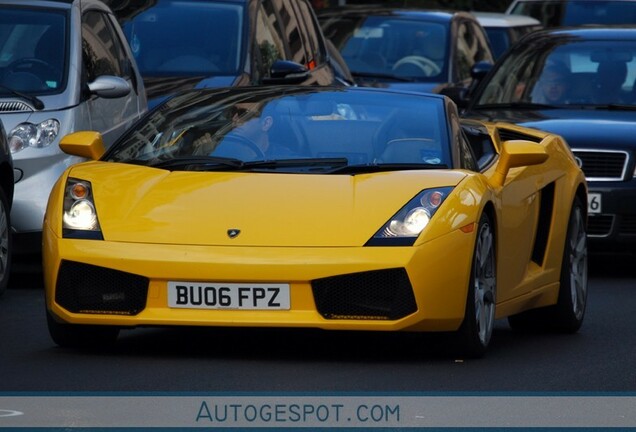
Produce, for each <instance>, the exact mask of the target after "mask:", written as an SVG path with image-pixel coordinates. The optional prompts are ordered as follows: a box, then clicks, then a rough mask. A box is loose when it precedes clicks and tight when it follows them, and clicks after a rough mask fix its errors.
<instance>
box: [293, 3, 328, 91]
mask: <svg viewBox="0 0 636 432" xmlns="http://www.w3.org/2000/svg"><path fill="white" fill-rule="evenodd" d="M292 3H293V5H294V10H295V13H296V15H297V20H298V26H299V29H300V36H301V40H302V42H303V44H302V45H303V49H304V52H305V61H304V63H301V64H303V65H304V66H305V67H307V69H309V71H310V75H311V78H310V80H311V81H312V82H315V83H316V84H318V85H330V84H333V83H334V81H335V76H334V71H333V69H332V68H331V66H330V65H329V63H328V55H327V52H326V49H327V48H326V44H325V41H324V38H323V35H322V30H321V29H320V26H319V25H318V22H317V19H316V16H315V15H314V12H313V9H312V7H311V5H310V4H309V3H308V2H307V1H306V0H298V1H296V2H292Z"/></svg>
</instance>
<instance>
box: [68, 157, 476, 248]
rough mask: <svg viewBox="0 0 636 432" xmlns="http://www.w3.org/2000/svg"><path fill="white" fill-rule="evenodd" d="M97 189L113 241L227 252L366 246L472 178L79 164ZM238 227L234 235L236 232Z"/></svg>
mask: <svg viewBox="0 0 636 432" xmlns="http://www.w3.org/2000/svg"><path fill="white" fill-rule="evenodd" d="M69 176H70V177H74V178H81V179H84V180H88V181H90V182H91V183H92V187H93V193H94V197H95V205H96V208H97V214H98V218H99V223H100V226H101V229H102V233H103V236H104V238H105V239H106V240H108V241H120V242H140V243H162V244H188V245H228V246H274V247H288V246H316V247H320V246H331V247H342V246H361V245H364V244H365V243H366V242H367V240H369V239H370V238H371V237H372V236H373V235H374V234H375V233H376V231H378V230H379V229H380V228H381V227H382V226H383V225H384V224H385V223H386V222H387V221H388V220H389V218H390V217H392V216H393V215H394V214H395V213H396V212H397V211H398V210H400V208H401V207H403V206H404V205H405V204H406V203H407V202H408V201H409V200H411V199H412V198H413V197H414V196H415V195H416V194H417V193H418V192H420V191H421V190H423V189H426V188H430V187H439V186H454V185H456V184H457V183H459V182H460V181H461V180H462V179H463V178H464V177H465V176H466V174H465V173H462V172H456V171H450V170H435V171H433V170H429V171H398V172H385V173H374V174H362V175H307V174H282V173H281V174H272V173H237V172H183V171H176V172H169V171H165V170H160V169H153V168H147V167H139V166H134V165H124V164H118V163H107V162H90V163H85V164H80V165H76V166H74V167H72V168H71V169H70V172H69ZM232 229H235V230H240V235H238V236H237V237H236V238H233V239H231V238H230V237H229V236H228V230H232Z"/></svg>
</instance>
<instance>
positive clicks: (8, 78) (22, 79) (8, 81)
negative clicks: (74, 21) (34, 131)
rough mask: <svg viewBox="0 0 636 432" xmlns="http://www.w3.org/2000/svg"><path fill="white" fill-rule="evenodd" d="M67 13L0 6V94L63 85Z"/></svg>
mask: <svg viewBox="0 0 636 432" xmlns="http://www.w3.org/2000/svg"><path fill="white" fill-rule="evenodd" d="M67 21H68V13H67V12H65V11H60V10H54V9H45V8H25V7H18V6H11V7H10V6H0V95H2V96H6V95H9V94H11V90H13V91H18V92H22V93H26V94H30V95H46V94H54V93H60V92H62V91H63V90H64V88H65V85H66V84H65V83H66V79H65V73H66V67H65V65H66V59H67V57H68V42H67V41H68V37H67V36H66V31H67V25H66V23H67Z"/></svg>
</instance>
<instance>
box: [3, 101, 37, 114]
mask: <svg viewBox="0 0 636 432" xmlns="http://www.w3.org/2000/svg"><path fill="white" fill-rule="evenodd" d="M27 111H33V108H31V107H30V106H29V105H27V104H26V103H24V102H22V101H6V102H0V113H11V112H27Z"/></svg>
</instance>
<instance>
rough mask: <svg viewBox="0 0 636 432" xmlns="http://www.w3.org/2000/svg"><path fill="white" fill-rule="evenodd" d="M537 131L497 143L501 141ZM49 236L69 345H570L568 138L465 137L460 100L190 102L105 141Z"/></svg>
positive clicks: (354, 96) (579, 216) (572, 173)
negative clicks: (545, 333)
mask: <svg viewBox="0 0 636 432" xmlns="http://www.w3.org/2000/svg"><path fill="white" fill-rule="evenodd" d="M517 135H524V136H527V139H526V140H523V141H520V140H515V141H512V142H506V141H501V140H500V137H507V136H513V137H516V136H517ZM61 146H62V149H64V150H65V151H68V152H70V153H73V154H76V155H82V156H86V155H91V156H92V157H93V159H95V161H93V162H87V163H84V164H80V165H75V166H73V167H70V168H69V169H68V170H67V171H66V172H65V173H64V174H63V175H62V176H61V178H60V180H59V181H58V183H57V184H56V186H55V189H54V191H53V192H52V193H51V200H50V204H49V207H48V210H47V216H46V222H45V231H46V235H45V240H44V245H45V246H44V250H45V251H46V253H45V255H44V279H45V290H46V308H47V319H48V325H49V330H50V334H51V336H52V338H53V340H54V341H55V342H56V343H57V344H59V345H61V346H85V345H87V344H88V345H90V344H97V345H98V346H99V345H101V344H106V343H112V342H114V340H115V339H116V337H117V334H118V332H119V328H121V327H126V328H128V327H135V326H172V325H201V326H254V327H261V326H267V327H277V326H282V327H317V328H323V329H331V330H390V331H399V330H405V331H450V332H455V334H456V336H457V341H458V342H459V343H460V345H459V346H460V347H461V350H462V353H463V354H464V355H469V356H480V355H482V354H483V353H484V351H485V350H486V348H487V346H488V344H489V341H490V338H491V335H492V331H493V325H494V320H495V318H502V317H506V316H508V317H510V323H511V325H512V326H514V327H515V328H516V327H525V328H543V327H547V328H551V329H553V330H558V331H564V332H574V331H576V330H577V329H578V328H579V326H580V325H581V323H582V320H583V316H584V310H585V304H586V298H587V295H586V294H587V266H586V259H587V258H586V257H587V254H586V231H585V230H586V228H585V215H586V206H585V199H586V185H585V178H584V176H583V173H582V172H581V170H580V168H579V167H578V166H577V165H576V162H575V159H574V158H573V157H572V155H571V153H569V151H568V150H567V147H566V144H565V143H564V142H563V140H562V139H561V138H560V137H558V136H556V135H552V134H548V133H545V132H540V131H537V130H533V129H526V128H522V127H517V126H514V125H504V124H499V125H495V124H486V123H481V122H476V121H465V122H464V123H460V120H459V115H458V111H457V108H456V106H455V104H454V103H453V102H452V101H451V100H450V99H448V98H447V97H444V96H441V95H434V94H423V93H414V92H396V91H391V90H384V89H382V90H380V89H370V88H363V87H346V88H342V87H340V88H336V87H334V88H331V87H307V86H304V87H303V86H297V87H289V86H287V87H273V86H272V87H257V88H252V87H242V88H232V89H217V90H214V89H202V90H192V91H189V92H185V93H182V94H180V95H177V96H175V97H173V98H172V99H170V100H168V101H167V102H165V103H164V104H163V105H160V107H158V108H157V109H156V110H154V111H152V112H150V113H149V115H148V116H146V117H145V118H144V119H143V120H142V121H141V122H140V123H138V124H137V125H136V126H134V127H133V128H132V129H131V130H130V131H129V132H128V133H127V134H126V135H125V136H123V137H122V139H121V140H120V141H118V142H117V144H115V145H114V146H113V147H111V149H110V150H109V151H108V152H106V153H105V154H104V150H103V146H102V143H101V138H100V136H99V134H98V133H90V132H78V133H76V134H72V135H68V136H66V137H65V138H64V140H63V142H62V144H61Z"/></svg>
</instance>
